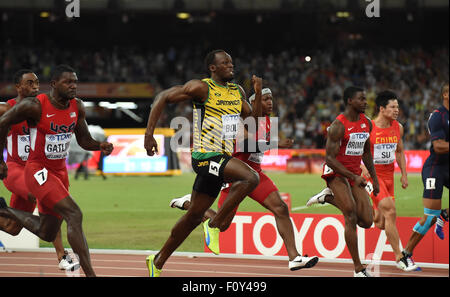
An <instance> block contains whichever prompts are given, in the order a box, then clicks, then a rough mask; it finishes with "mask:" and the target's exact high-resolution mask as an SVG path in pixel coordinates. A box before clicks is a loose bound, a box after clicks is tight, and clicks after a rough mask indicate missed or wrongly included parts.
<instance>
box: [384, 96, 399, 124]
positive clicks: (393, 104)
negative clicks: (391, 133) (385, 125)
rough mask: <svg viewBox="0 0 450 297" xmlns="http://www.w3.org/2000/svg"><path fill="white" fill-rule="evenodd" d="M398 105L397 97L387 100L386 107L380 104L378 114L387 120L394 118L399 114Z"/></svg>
mask: <svg viewBox="0 0 450 297" xmlns="http://www.w3.org/2000/svg"><path fill="white" fill-rule="evenodd" d="M399 111H400V109H399V105H398V102H397V99H392V100H389V101H388V104H387V105H386V107H383V106H380V115H381V116H383V117H385V118H386V119H388V120H396V119H397V118H398V114H399Z"/></svg>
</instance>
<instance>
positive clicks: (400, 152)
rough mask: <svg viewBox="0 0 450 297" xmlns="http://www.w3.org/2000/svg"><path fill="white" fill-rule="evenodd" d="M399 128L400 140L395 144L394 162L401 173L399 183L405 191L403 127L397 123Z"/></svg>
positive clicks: (406, 185) (406, 178) (406, 181)
mask: <svg viewBox="0 0 450 297" xmlns="http://www.w3.org/2000/svg"><path fill="white" fill-rule="evenodd" d="M398 125H399V127H400V139H399V140H398V143H397V150H396V151H395V160H396V161H397V164H398V167H399V168H400V171H401V173H402V176H401V177H400V182H401V183H402V188H403V189H406V188H407V187H408V173H407V172H406V158H405V150H404V145H403V133H404V129H403V126H402V125H401V124H400V123H399V124H398Z"/></svg>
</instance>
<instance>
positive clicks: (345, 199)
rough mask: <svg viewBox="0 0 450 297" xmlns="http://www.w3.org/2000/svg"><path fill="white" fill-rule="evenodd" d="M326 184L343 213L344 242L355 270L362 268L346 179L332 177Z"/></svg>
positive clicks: (354, 213)
mask: <svg viewBox="0 0 450 297" xmlns="http://www.w3.org/2000/svg"><path fill="white" fill-rule="evenodd" d="M328 186H329V187H330V188H331V190H332V191H333V193H334V198H333V200H332V204H333V205H334V206H336V207H337V208H338V209H339V210H340V211H341V212H342V214H343V215H344V220H345V232H344V236H345V242H346V244H347V248H348V250H349V252H350V255H351V257H352V260H353V265H354V267H355V272H360V271H361V270H363V269H364V266H363V265H362V264H361V260H360V259H359V253H358V238H357V234H356V223H357V221H358V216H357V210H356V202H355V200H354V199H353V196H352V192H351V190H350V185H349V184H348V181H347V180H346V179H344V178H342V177H339V176H337V177H334V178H331V179H330V180H329V181H328Z"/></svg>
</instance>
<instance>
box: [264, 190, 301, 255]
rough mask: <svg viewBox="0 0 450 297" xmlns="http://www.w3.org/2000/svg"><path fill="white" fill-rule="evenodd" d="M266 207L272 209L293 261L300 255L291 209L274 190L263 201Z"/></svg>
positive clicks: (279, 231)
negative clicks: (290, 215) (290, 214)
mask: <svg viewBox="0 0 450 297" xmlns="http://www.w3.org/2000/svg"><path fill="white" fill-rule="evenodd" d="M263 204H264V207H266V208H267V209H268V210H270V211H271V212H272V213H273V214H274V216H275V222H276V224H277V230H278V233H280V236H281V238H282V239H283V241H284V245H285V246H286V250H287V252H288V256H289V261H292V260H294V259H295V257H297V256H298V255H299V253H298V251H297V247H296V246H295V237H294V229H293V227H292V222H291V219H290V217H289V209H288V207H287V205H286V203H284V201H283V200H282V199H281V196H280V193H279V192H277V191H276V192H272V193H270V194H269V196H268V197H267V198H266V200H264V202H263Z"/></svg>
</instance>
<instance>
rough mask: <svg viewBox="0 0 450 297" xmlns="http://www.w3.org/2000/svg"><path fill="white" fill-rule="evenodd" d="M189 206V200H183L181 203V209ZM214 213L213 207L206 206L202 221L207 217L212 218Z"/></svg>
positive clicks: (186, 208)
mask: <svg viewBox="0 0 450 297" xmlns="http://www.w3.org/2000/svg"><path fill="white" fill-rule="evenodd" d="M189 207H191V201H185V202H184V203H183V209H184V210H188V209H189ZM215 215H216V212H215V211H214V210H213V209H211V208H208V209H207V210H206V211H205V215H204V216H203V219H202V222H204V221H206V220H207V219H212V218H213V217H214V216H215Z"/></svg>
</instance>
